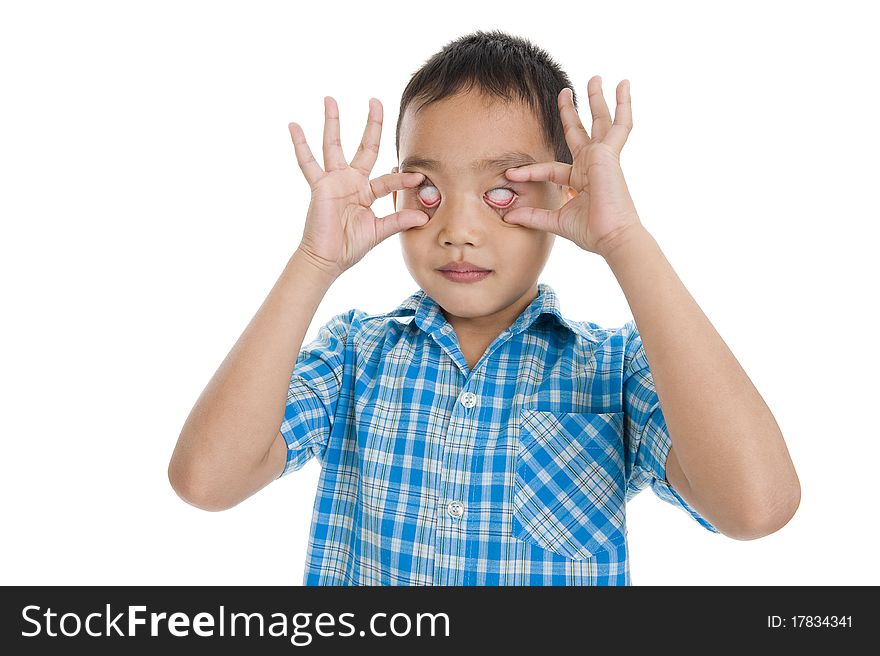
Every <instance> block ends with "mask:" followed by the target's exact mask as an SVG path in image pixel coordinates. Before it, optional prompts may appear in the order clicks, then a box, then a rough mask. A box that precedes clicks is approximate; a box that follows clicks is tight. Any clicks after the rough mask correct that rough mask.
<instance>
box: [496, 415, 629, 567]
mask: <svg viewBox="0 0 880 656" xmlns="http://www.w3.org/2000/svg"><path fill="white" fill-rule="evenodd" d="M518 423H519V429H520V430H519V433H520V444H519V450H518V452H517V456H516V475H515V490H514V503H513V513H512V515H513V517H512V525H511V529H512V534H513V536H514V537H515V538H516V539H518V540H522V541H525V542H529V543H532V544H536V545H538V546H539V547H541V548H543V549H547V550H549V551H552V552H554V553H557V554H559V555H562V556H565V557H566V558H570V559H573V560H584V559H588V558H591V557H593V556H594V555H595V554H596V553H597V552H600V551H605V550H614V549H616V548H617V547H618V546H620V545H622V544H624V543H625V541H626V519H625V491H626V485H625V482H624V460H623V433H622V431H623V413H622V412H606V413H575V412H560V411H556V410H532V409H523V410H520V413H519V417H518Z"/></svg>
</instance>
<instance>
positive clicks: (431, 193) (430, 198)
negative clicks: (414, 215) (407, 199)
mask: <svg viewBox="0 0 880 656" xmlns="http://www.w3.org/2000/svg"><path fill="white" fill-rule="evenodd" d="M418 196H419V200H420V201H422V205H426V206H428V207H431V206H433V205H435V204H436V203H437V201H439V200H440V192H439V191H438V190H437V187H435V186H434V185H430V184H422V185H421V186H420V187H419V191H418Z"/></svg>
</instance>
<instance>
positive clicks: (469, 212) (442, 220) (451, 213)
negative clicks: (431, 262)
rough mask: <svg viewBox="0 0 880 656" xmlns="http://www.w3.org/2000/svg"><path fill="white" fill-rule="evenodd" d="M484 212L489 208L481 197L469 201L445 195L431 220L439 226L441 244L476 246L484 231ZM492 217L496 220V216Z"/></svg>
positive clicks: (481, 239) (485, 218)
mask: <svg viewBox="0 0 880 656" xmlns="http://www.w3.org/2000/svg"><path fill="white" fill-rule="evenodd" d="M486 212H491V210H490V209H489V208H488V207H486V205H485V203H484V202H483V200H482V199H481V198H479V199H477V200H476V201H475V202H470V201H468V200H467V199H465V198H461V197H458V198H448V197H447V198H444V199H443V200H442V201H441V203H440V205H438V206H437V208H436V209H434V214H433V215H432V216H431V221H432V222H434V225H435V226H437V227H439V235H438V239H439V240H440V241H441V242H442V243H443V244H451V245H457V244H471V245H473V246H478V245H480V244H481V243H482V241H483V237H484V235H485V231H486V225H485V221H486V220H487V218H488V217H487V216H485V213H486ZM494 218H495V219H496V220H498V217H497V216H496V217H494Z"/></svg>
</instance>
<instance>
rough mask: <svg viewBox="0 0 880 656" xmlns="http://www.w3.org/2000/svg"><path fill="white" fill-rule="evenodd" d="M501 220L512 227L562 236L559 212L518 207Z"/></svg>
mask: <svg viewBox="0 0 880 656" xmlns="http://www.w3.org/2000/svg"><path fill="white" fill-rule="evenodd" d="M501 219H502V220H503V221H504V222H505V223H509V224H511V225H519V226H522V227H524V228H532V229H533V230H544V231H546V232H552V233H554V234H557V235H560V232H559V211H558V210H547V209H544V208H541V207H518V208H516V209H515V210H511V211H510V212H507V213H506V214H504V216H502V217H501ZM560 236H561V235H560Z"/></svg>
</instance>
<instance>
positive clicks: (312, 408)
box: [278, 310, 357, 478]
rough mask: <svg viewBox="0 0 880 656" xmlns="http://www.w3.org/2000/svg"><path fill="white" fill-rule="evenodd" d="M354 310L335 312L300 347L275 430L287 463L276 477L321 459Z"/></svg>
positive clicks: (340, 379)
mask: <svg viewBox="0 0 880 656" xmlns="http://www.w3.org/2000/svg"><path fill="white" fill-rule="evenodd" d="M356 312H357V311H356V310H350V311H348V312H345V313H342V314H337V315H335V316H334V317H332V318H331V319H330V320H329V321H328V322H327V323H325V324H324V325H323V326H321V327H320V328H319V329H318V335H317V337H316V338H315V339H314V340H313V341H311V342H309V343H308V344H306V345H304V346H303V347H302V348H301V349H300V352H299V356H298V357H297V359H296V362H295V364H294V367H293V371H292V373H291V376H290V386H289V387H288V390H287V405H286V406H285V408H284V421H283V422H282V423H281V428H280V429H279V430H280V432H281V435H283V436H284V439H285V441H286V442H287V464H286V465H285V466H284V470H283V471H282V472H281V474H279V475H278V478H281V477H282V476H285V475H286V474H289V473H290V472H293V471H296V470H297V469H299V468H300V467H302V466H303V465H305V464H306V463H307V462H308V461H309V460H311V459H312V458H313V457H317V458H318V460H319V461H320V462H323V458H324V452H325V451H326V449H327V442H328V440H329V438H330V431H331V430H332V428H333V417H334V413H335V410H336V402H337V400H338V399H339V390H340V386H341V384H342V371H343V365H344V363H345V348H346V342H347V341H348V336H349V331H350V328H351V321H352V318H353V316H354V315H355V313H356Z"/></svg>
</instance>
